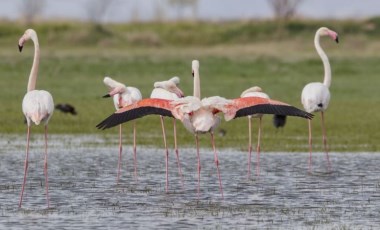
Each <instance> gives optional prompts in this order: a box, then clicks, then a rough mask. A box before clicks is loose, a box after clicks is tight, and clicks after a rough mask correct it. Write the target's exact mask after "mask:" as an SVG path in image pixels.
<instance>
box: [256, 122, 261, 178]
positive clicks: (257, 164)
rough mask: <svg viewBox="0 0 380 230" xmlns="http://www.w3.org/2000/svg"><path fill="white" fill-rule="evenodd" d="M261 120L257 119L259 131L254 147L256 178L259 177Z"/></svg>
mask: <svg viewBox="0 0 380 230" xmlns="http://www.w3.org/2000/svg"><path fill="white" fill-rule="evenodd" d="M261 118H262V117H259V131H258V134H257V147H256V152H257V154H256V176H259V175H260V139H261Z"/></svg>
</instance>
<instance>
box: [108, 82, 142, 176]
mask: <svg viewBox="0 0 380 230" xmlns="http://www.w3.org/2000/svg"><path fill="white" fill-rule="evenodd" d="M103 82H104V84H105V85H106V86H108V88H109V89H110V92H109V93H108V94H106V95H104V96H103V97H112V98H113V103H114V105H115V108H116V110H118V109H120V108H123V107H124V106H128V105H131V104H133V103H135V102H137V101H140V100H141V99H142V96H141V92H140V90H138V89H137V88H135V87H131V86H128V87H127V86H125V85H124V84H122V83H120V82H117V81H115V80H114V79H112V78H110V77H108V76H106V77H105V78H104V80H103ZM121 130H122V129H121V125H119V160H118V164H117V178H116V182H117V183H118V182H119V179H120V168H121V155H122V151H123V145H122V140H121V136H122V132H121ZM133 159H134V169H135V178H137V158H136V123H133Z"/></svg>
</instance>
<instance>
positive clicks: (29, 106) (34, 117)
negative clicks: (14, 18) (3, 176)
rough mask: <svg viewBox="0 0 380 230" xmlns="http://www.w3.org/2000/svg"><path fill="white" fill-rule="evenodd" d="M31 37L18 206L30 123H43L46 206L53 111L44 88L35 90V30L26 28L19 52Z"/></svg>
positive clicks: (36, 51) (49, 95) (24, 104)
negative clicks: (49, 141) (24, 140)
mask: <svg viewBox="0 0 380 230" xmlns="http://www.w3.org/2000/svg"><path fill="white" fill-rule="evenodd" d="M29 39H31V40H32V41H33V43H34V58H33V65H32V69H31V71H30V75H29V81H28V88H27V93H26V94H25V96H24V99H23V100H22V111H23V113H24V115H25V118H26V122H27V126H28V129H27V138H26V154H25V162H24V180H23V183H22V189H21V195H20V202H19V205H18V206H19V208H21V205H22V199H23V196H24V189H25V183H26V175H27V171H28V161H29V160H28V158H29V141H30V127H31V125H32V123H34V124H35V125H39V124H41V123H42V124H44V126H45V159H44V174H45V189H46V200H47V206H48V208H49V207H50V202H49V183H48V171H47V170H48V168H47V167H48V159H47V144H48V139H47V133H48V123H49V120H50V118H51V116H52V115H53V112H54V102H53V97H52V96H51V94H50V93H49V92H47V91H45V90H36V89H35V88H36V81H37V75H38V65H39V60H40V46H39V43H38V37H37V33H36V31H34V30H33V29H27V30H26V31H25V33H24V35H22V37H21V38H20V39H19V41H18V47H19V50H20V52H21V51H22V48H23V46H24V43H25V42H26V41H28V40H29Z"/></svg>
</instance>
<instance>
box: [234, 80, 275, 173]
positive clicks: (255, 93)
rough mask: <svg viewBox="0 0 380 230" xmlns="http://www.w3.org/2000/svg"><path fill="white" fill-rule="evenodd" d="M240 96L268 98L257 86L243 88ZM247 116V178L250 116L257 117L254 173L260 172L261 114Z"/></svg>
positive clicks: (250, 141)
mask: <svg viewBox="0 0 380 230" xmlns="http://www.w3.org/2000/svg"><path fill="white" fill-rule="evenodd" d="M240 97H261V98H266V99H269V96H268V95H267V94H266V93H264V92H263V91H262V89H261V88H260V87H258V86H254V87H251V88H249V89H247V90H245V91H244V92H243V93H242V94H241V95H240ZM247 117H248V137H249V144H248V154H249V156H248V178H250V176H251V158H252V157H251V155H252V134H251V128H252V124H251V123H252V117H254V118H259V127H258V134H257V146H256V152H257V154H256V175H257V176H258V175H259V174H260V139H261V120H262V117H263V114H259V113H258V114H254V115H250V116H247Z"/></svg>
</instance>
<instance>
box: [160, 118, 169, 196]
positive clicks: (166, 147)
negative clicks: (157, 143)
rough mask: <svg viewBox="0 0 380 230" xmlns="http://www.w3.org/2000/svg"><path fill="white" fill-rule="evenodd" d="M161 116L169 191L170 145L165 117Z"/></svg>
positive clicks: (167, 188)
mask: <svg viewBox="0 0 380 230" xmlns="http://www.w3.org/2000/svg"><path fill="white" fill-rule="evenodd" d="M160 118H161V127H162V136H163V138H164V146H165V153H166V157H165V164H166V167H165V168H166V186H165V188H166V192H168V190H169V150H168V146H167V144H166V134H165V126H164V117H163V116H160Z"/></svg>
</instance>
